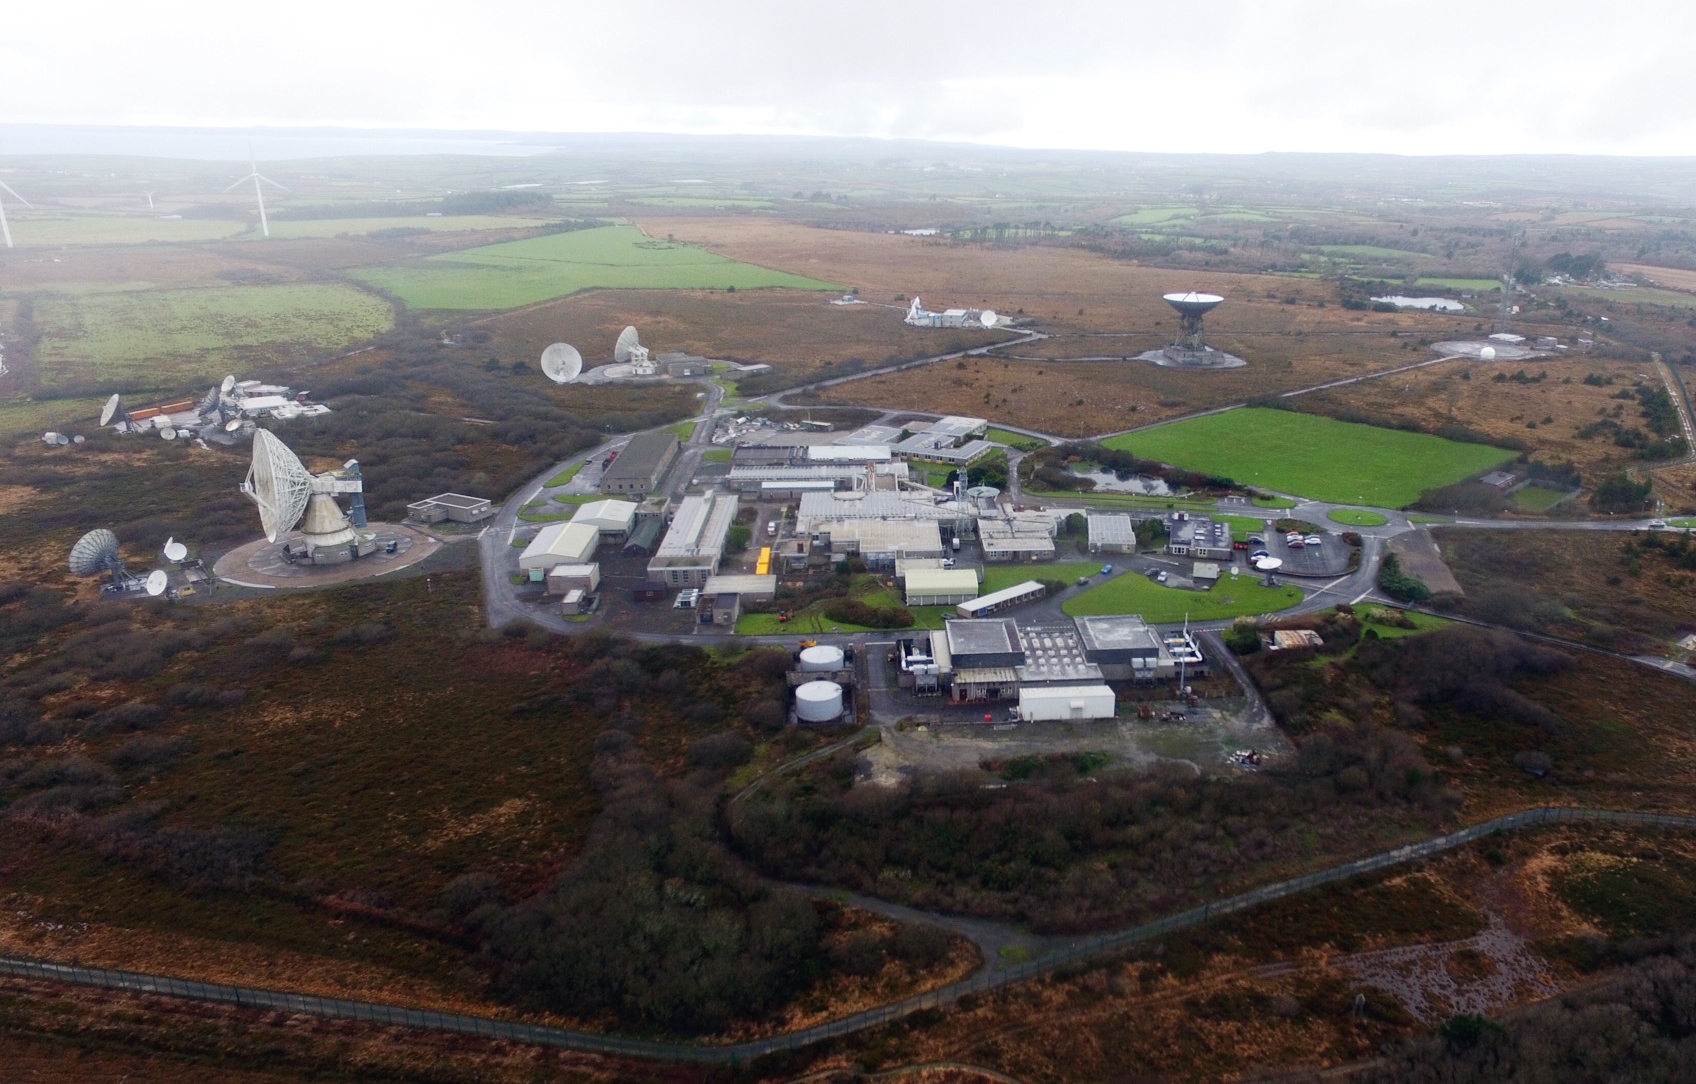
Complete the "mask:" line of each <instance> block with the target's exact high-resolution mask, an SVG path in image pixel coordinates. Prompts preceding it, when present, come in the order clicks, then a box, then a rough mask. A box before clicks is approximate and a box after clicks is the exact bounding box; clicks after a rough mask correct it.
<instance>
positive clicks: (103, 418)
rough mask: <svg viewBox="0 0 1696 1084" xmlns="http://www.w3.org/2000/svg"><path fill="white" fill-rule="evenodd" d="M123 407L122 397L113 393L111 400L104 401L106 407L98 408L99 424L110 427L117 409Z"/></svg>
mask: <svg viewBox="0 0 1696 1084" xmlns="http://www.w3.org/2000/svg"><path fill="white" fill-rule="evenodd" d="M123 405H124V397H123V396H122V395H119V394H118V393H117V392H113V393H112V398H110V399H108V400H106V405H105V406H103V407H101V408H100V424H101V425H111V424H112V419H113V418H114V417H116V416H117V413H118V408H119V407H121V406H123Z"/></svg>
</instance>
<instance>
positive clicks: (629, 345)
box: [612, 327, 648, 365]
mask: <svg viewBox="0 0 1696 1084" xmlns="http://www.w3.org/2000/svg"><path fill="white" fill-rule="evenodd" d="M638 350H640V351H642V353H643V355H644V356H645V355H646V354H647V352H648V351H647V349H646V348H644V347H643V346H642V342H641V339H640V337H639V336H638V335H637V334H636V329H635V327H627V328H625V329H624V330H623V331H621V332H619V333H618V342H616V343H614V344H613V348H612V360H613V361H615V362H617V363H618V364H620V365H625V364H628V363H629V362H631V361H632V360H634V359H635V356H636V352H637V351H638Z"/></svg>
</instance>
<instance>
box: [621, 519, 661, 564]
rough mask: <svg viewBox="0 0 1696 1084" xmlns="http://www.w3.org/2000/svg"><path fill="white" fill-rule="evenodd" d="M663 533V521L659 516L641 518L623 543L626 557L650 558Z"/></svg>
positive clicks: (657, 546)
mask: <svg viewBox="0 0 1696 1084" xmlns="http://www.w3.org/2000/svg"><path fill="white" fill-rule="evenodd" d="M664 533H665V520H664V519H662V518H661V517H659V516H651V517H643V518H641V519H638V520H637V521H636V524H635V526H633V527H631V528H630V537H629V538H627V539H625V542H624V555H625V556H626V557H652V556H653V555H654V551H655V550H656V549H658V548H659V544H660V536H661V535H663V534H664Z"/></svg>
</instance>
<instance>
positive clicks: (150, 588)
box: [142, 568, 171, 598]
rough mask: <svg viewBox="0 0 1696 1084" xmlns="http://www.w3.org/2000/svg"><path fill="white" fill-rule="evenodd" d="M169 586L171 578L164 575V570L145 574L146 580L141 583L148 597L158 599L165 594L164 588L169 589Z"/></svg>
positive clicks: (155, 570)
mask: <svg viewBox="0 0 1696 1084" xmlns="http://www.w3.org/2000/svg"><path fill="white" fill-rule="evenodd" d="M170 584H171V577H170V576H168V575H166V574H165V570H164V569H162V568H156V569H154V570H153V571H152V572H149V573H148V574H147V579H146V580H145V581H144V582H143V583H142V586H143V587H144V588H145V589H146V591H147V593H148V594H149V595H151V596H153V597H154V598H158V597H159V596H160V595H162V594H164V593H165V588H166V587H169V586H170Z"/></svg>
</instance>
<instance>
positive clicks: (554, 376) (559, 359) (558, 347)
mask: <svg viewBox="0 0 1696 1084" xmlns="http://www.w3.org/2000/svg"><path fill="white" fill-rule="evenodd" d="M582 371H583V355H582V354H580V353H578V351H577V348H576V347H575V346H572V345H571V344H570V343H554V344H553V345H552V346H550V347H548V348H547V349H546V350H544V351H542V373H543V374H544V375H545V376H546V377H547V378H548V379H549V380H552V381H553V382H554V383H555V384H569V383H571V382H572V381H573V380H576V379H577V376H578V374H579V373H581V372H582Z"/></svg>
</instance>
